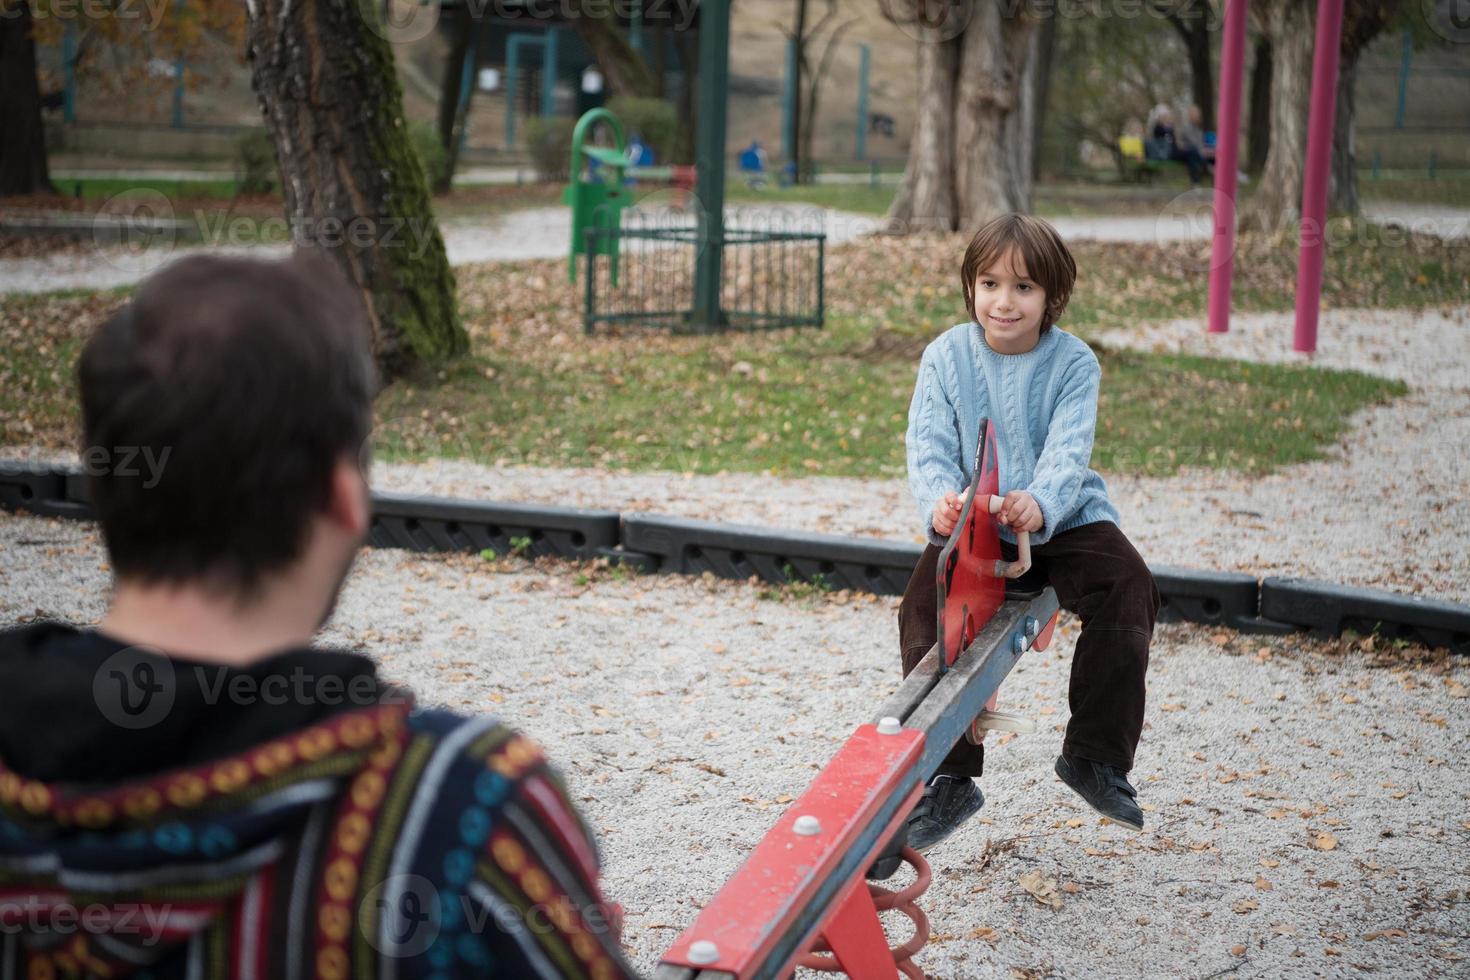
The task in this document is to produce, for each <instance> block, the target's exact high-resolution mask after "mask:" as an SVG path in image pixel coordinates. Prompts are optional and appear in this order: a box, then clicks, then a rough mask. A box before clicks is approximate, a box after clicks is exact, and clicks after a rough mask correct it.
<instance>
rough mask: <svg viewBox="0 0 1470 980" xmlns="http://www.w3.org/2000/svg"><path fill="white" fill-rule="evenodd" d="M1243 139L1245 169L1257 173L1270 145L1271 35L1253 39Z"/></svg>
mask: <svg viewBox="0 0 1470 980" xmlns="http://www.w3.org/2000/svg"><path fill="white" fill-rule="evenodd" d="M1249 127H1250V128H1249V130H1248V131H1247V132H1246V143H1247V145H1248V147H1249V150H1250V157H1249V158H1248V159H1247V161H1246V171H1247V172H1248V173H1250V174H1252V175H1259V174H1260V172H1261V171H1262V170H1264V169H1265V167H1266V153H1267V151H1269V150H1270V149H1271V39H1270V38H1269V37H1261V38H1258V39H1257V40H1256V55H1255V64H1253V65H1252V66H1251V105H1250V123H1249Z"/></svg>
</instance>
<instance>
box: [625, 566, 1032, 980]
mask: <svg viewBox="0 0 1470 980" xmlns="http://www.w3.org/2000/svg"><path fill="white" fill-rule="evenodd" d="M1057 611H1058V603H1057V597H1056V593H1055V592H1053V591H1052V590H1051V589H1049V588H1048V589H1045V590H1043V591H1042V592H1040V593H1039V594H1036V595H1034V596H1028V597H1023V598H1015V599H1010V600H1008V601H1006V602H1005V603H1004V604H1003V605H1002V606H1001V608H1000V609H999V610H998V611H997V612H996V614H995V615H994V616H993V617H992V618H991V619H990V621H989V622H988V623H986V625H985V626H984V627H983V628H982V629H981V631H980V633H979V635H978V636H976V638H975V640H974V641H973V642H972V643H971V644H970V646H969V647H968V648H967V649H966V650H965V651H964V652H963V653H962V654H961V655H960V656H959V657H958V658H957V659H956V661H955V663H954V664H953V666H952V667H950V669H948V670H943V669H942V667H941V663H940V654H939V648H938V646H937V645H936V647H935V648H934V649H931V650H930V651H929V653H928V654H927V655H926V656H925V657H924V659H923V660H922V661H921V662H920V663H919V665H918V666H917V667H916V668H915V669H914V670H913V671H911V672H910V673H909V675H908V677H906V678H905V679H904V681H903V683H902V685H901V686H900V687H899V689H898V691H897V692H895V693H894V695H893V696H892V697H891V698H889V700H888V701H887V702H886V703H885V704H884V705H883V707H882V709H881V710H880V712H879V715H878V719H877V723H870V724H866V725H862V726H859V728H858V729H857V731H856V732H854V733H853V735H852V737H851V738H849V739H848V741H847V743H846V744H845V745H843V747H842V748H841V749H840V750H839V751H838V753H837V755H836V756H835V757H834V758H833V760H832V761H831V762H830V763H829V764H828V765H827V767H826V768H824V769H823V770H822V772H821V773H820V774H818V776H817V778H816V779H815V780H814V781H813V782H812V784H811V786H810V787H809V788H808V789H807V791H806V792H805V793H803V794H802V796H801V797H800V798H799V799H797V800H796V801H795V802H794V803H792V804H791V806H790V807H789V808H788V809H787V810H786V812H785V814H783V815H782V817H781V818H780V819H779V820H778V821H777V823H776V825H775V827H773V828H772V829H771V831H770V832H769V833H767V834H766V835H765V837H764V838H762V840H761V842H760V844H759V845H757V847H756V849H755V850H754V851H753V852H752V853H751V855H750V857H749V858H747V859H746V861H745V863H744V864H742V865H741V867H740V869H739V870H738V871H736V873H735V875H734V876H733V877H731V878H730V880H729V881H728V882H726V884H725V885H724V887H723V888H721V889H720V891H719V893H718V894H716V895H715V897H714V898H713V899H711V901H710V902H709V904H708V905H706V906H705V908H704V910H703V911H702V912H701V913H700V915H699V917H698V918H697V919H696V921H695V923H694V925H692V926H691V927H690V928H688V929H687V930H685V931H684V932H683V933H682V934H681V935H680V937H679V939H678V940H677V941H676V942H675V943H674V945H673V946H671V947H670V948H669V950H668V952H667V953H665V954H664V959H663V962H662V963H661V964H660V965H659V967H658V969H657V971H656V972H655V973H654V977H655V980H755V978H771V980H775V978H780V977H785V976H789V975H790V973H791V972H792V970H793V969H794V967H795V963H796V960H797V959H798V958H799V957H801V956H802V955H803V954H804V953H805V952H806V951H807V950H808V949H810V948H811V946H812V943H813V941H814V940H815V938H816V937H817V935H818V934H819V933H822V932H823V927H824V925H825V926H826V927H827V929H826V933H828V934H829V935H828V938H829V940H830V939H831V938H832V936H831V935H830V933H831V932H832V931H833V929H832V921H831V918H830V917H831V916H833V915H834V912H835V911H837V909H838V907H839V906H841V905H842V904H843V901H842V900H843V899H845V897H846V896H848V895H849V894H850V890H851V889H852V888H854V887H863V882H864V877H865V872H866V871H867V869H868V868H869V867H871V866H872V864H873V862H874V861H875V860H876V859H877V858H878V857H879V856H880V855H881V854H883V853H884V851H885V849H886V848H887V846H888V845H889V843H890V842H891V841H893V839H894V837H895V836H896V835H897V834H898V833H899V831H900V830H901V829H902V828H903V823H904V821H905V820H906V819H907V817H908V814H909V812H910V810H911V809H912V808H913V806H914V804H915V802H916V801H917V800H918V798H919V796H920V794H921V793H922V792H923V786H924V783H925V782H926V781H927V780H928V778H929V777H930V776H931V775H933V773H934V772H935V771H936V770H937V769H938V768H939V765H940V763H941V762H943V761H944V757H945V756H946V755H947V754H948V753H949V750H950V747H951V746H953V745H954V744H955V743H956V742H957V741H959V739H961V738H962V737H963V736H964V733H965V731H966V729H967V728H968V727H969V725H970V722H971V721H973V720H974V718H975V717H976V716H977V715H978V714H979V713H980V712H981V711H982V710H983V709H984V707H985V705H986V703H987V702H988V701H989V700H990V699H991V697H992V696H993V695H994V694H995V692H996V690H997V689H998V688H999V687H1000V683H1001V681H1002V680H1004V678H1005V676H1006V675H1007V674H1008V673H1010V671H1011V668H1012V667H1014V666H1015V665H1016V662H1017V660H1019V659H1020V657H1021V655H1022V654H1023V653H1024V652H1025V651H1027V650H1029V649H1031V647H1032V644H1033V643H1034V642H1036V641H1037V638H1038V636H1043V637H1044V631H1045V627H1046V626H1047V624H1048V623H1049V622H1050V621H1051V620H1052V618H1053V617H1054V616H1055V615H1056V614H1057ZM1040 642H1041V643H1042V644H1044V643H1045V639H1044V638H1043V639H1042V640H1041V641H1040ZM885 718H897V719H898V720H899V721H900V722H901V726H900V727H898V728H893V727H891V726H890V725H884V724H882V720H883V719H885ZM803 831H806V832H803ZM875 925H876V920H875ZM879 934H880V935H881V930H880V931H879ZM834 948H835V944H834ZM840 958H841V956H840V950H839V959H840ZM864 959H867V958H866V957H865V958H864ZM843 966H844V969H846V970H847V971H848V973H849V975H851V976H861V977H864V978H866V977H893V976H895V975H896V972H897V970H896V967H895V966H894V964H893V962H892V961H891V960H888V961H885V962H879V963H867V962H864V963H863V964H862V967H861V969H859V970H854V968H853V967H852V966H851V965H849V964H848V963H847V962H844V963H843Z"/></svg>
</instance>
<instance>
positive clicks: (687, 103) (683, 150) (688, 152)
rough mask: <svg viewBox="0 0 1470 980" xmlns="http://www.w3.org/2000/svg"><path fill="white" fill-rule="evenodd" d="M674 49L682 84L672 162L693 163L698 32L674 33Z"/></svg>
mask: <svg viewBox="0 0 1470 980" xmlns="http://www.w3.org/2000/svg"><path fill="white" fill-rule="evenodd" d="M673 35H674V47H675V48H676V49H677V50H678V52H679V67H680V69H682V72H683V76H684V84H683V85H682V86H681V87H680V89H679V142H678V145H677V146H676V147H675V148H674V162H675V163H683V164H691V163H693V162H694V132H695V125H696V122H697V120H696V119H695V103H696V99H695V95H696V94H697V92H698V91H699V89H698V87H697V85H696V84H695V82H696V79H697V77H698V75H697V72H698V69H697V67H696V66H697V65H698V64H699V32H698V31H674V32H673Z"/></svg>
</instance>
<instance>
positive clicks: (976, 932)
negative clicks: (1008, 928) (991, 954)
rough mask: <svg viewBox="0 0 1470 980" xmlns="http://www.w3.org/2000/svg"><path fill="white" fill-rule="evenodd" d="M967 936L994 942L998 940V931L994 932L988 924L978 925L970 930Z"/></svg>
mask: <svg viewBox="0 0 1470 980" xmlns="http://www.w3.org/2000/svg"><path fill="white" fill-rule="evenodd" d="M969 938H971V939H982V940H984V941H985V942H987V943H991V944H994V943H997V942H999V941H1000V933H998V932H996V931H995V930H994V929H992V928H990V927H989V926H980V927H978V928H976V929H971V930H970V936H969Z"/></svg>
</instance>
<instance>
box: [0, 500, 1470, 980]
mask: <svg viewBox="0 0 1470 980" xmlns="http://www.w3.org/2000/svg"><path fill="white" fill-rule="evenodd" d="M107 585H108V582H107V572H106V566H105V559H104V556H103V554H102V552H101V550H100V547H99V545H98V542H97V536H96V533H95V530H94V529H92V528H91V527H90V526H89V525H78V524H71V523H65V522H58V521H48V520H42V519H36V518H18V517H12V516H3V515H0V622H5V623H9V622H14V621H16V620H18V619H22V618H26V617H30V616H53V617H59V618H64V619H68V620H72V621H76V622H83V623H86V622H94V621H95V620H96V619H97V618H98V617H99V616H100V615H101V613H102V610H103V605H104V602H105V596H106V590H107ZM894 611H895V603H894V601H893V600H891V599H877V598H874V597H869V596H856V595H854V596H848V595H843V594H837V595H835V596H832V597H828V598H827V599H826V600H824V601H820V602H816V601H812V600H809V599H796V598H791V597H789V596H788V597H786V598H784V599H780V600H773V599H769V598H763V597H762V590H760V589H758V588H757V587H755V586H752V585H750V584H747V583H737V582H720V581H714V580H698V579H682V578H638V579H619V578H615V577H613V574H612V573H611V572H609V571H606V570H596V569H592V568H591V567H590V566H577V565H568V564H560V563H542V564H539V565H537V566H535V567H528V566H525V565H523V564H519V563H509V564H505V565H501V566H492V565H486V564H484V563H480V562H478V561H475V560H473V559H469V558H464V557H458V556H456V557H447V558H444V557H439V558H425V557H419V556H414V555H408V554H405V553H403V552H390V551H375V552H369V553H367V554H365V555H364V557H363V559H362V560H361V562H360V563H359V565H358V566H357V569H356V570H355V572H354V573H353V575H352V576H351V578H350V579H349V582H348V586H347V589H346V591H345V593H344V595H343V598H342V601H341V603H340V604H339V606H338V609H337V613H336V617H335V619H334V621H333V623H332V624H331V625H329V626H328V628H327V629H326V630H325V631H324V634H323V636H322V640H323V642H325V643H329V644H337V645H345V646H351V647H356V648H359V649H363V650H365V651H366V652H368V653H370V654H371V655H372V656H374V657H375V658H376V659H377V660H378V661H379V663H380V664H381V665H382V669H383V670H384V672H385V673H386V674H387V675H388V676H389V677H392V678H396V679H400V680H408V681H411V683H412V684H413V686H414V687H416V688H417V690H418V692H419V694H420V700H421V701H423V702H426V703H442V704H446V705H448V706H450V707H453V708H456V709H460V710H465V711H489V712H494V713H497V714H500V715H501V716H502V717H504V718H506V719H507V720H509V721H510V722H512V723H514V724H516V725H518V726H520V727H522V728H524V729H525V730H526V731H528V732H530V733H532V734H533V735H534V736H535V737H536V738H537V739H539V740H540V741H541V742H543V743H544V744H545V745H546V747H547V749H548V751H549V752H550V753H551V755H552V757H553V758H554V759H556V760H557V761H558V762H559V764H560V766H561V768H562V769H563V771H564V773H565V775H566V776H567V778H568V781H569V784H570V786H571V788H572V791H573V795H574V797H575V798H576V799H577V800H579V801H580V805H581V806H582V807H583V808H584V811H585V812H586V813H587V815H588V816H589V818H590V820H591V822H592V823H593V825H594V826H595V827H596V828H597V831H598V834H599V836H600V839H601V842H602V846H603V852H604V858H605V883H606V886H607V889H608V891H609V893H610V894H611V895H612V896H613V897H614V898H616V899H617V900H619V901H621V902H623V903H624V904H625V906H626V908H627V910H628V916H627V930H626V941H627V943H628V945H629V948H630V950H631V952H632V955H633V956H634V957H635V959H636V962H637V963H638V964H639V965H640V966H641V967H642V968H644V969H651V968H652V967H653V966H654V964H655V963H656V962H657V960H658V956H659V954H660V953H661V952H662V951H663V950H664V949H665V948H667V946H668V944H669V943H670V942H672V941H673V939H674V937H675V936H676V935H677V931H678V930H679V929H680V928H682V927H684V926H686V925H688V924H689V923H690V922H691V921H692V920H693V918H694V916H695V914H696V912H697V910H698V909H699V907H700V906H701V904H702V903H703V902H705V901H707V900H708V898H709V897H710V896H711V895H712V894H713V892H714V890H715V889H716V887H717V886H718V884H719V883H720V882H721V881H723V880H724V879H725V878H726V877H727V876H728V875H729V874H730V873H731V872H732V871H733V870H734V869H735V868H736V867H737V866H738V864H739V863H740V861H741V860H742V859H743V857H744V855H745V854H746V853H747V852H748V850H749V849H750V847H751V846H752V845H753V844H754V843H755V842H756V841H757V840H758V839H759V837H760V835H761V834H762V833H763V832H764V831H765V830H766V829H767V828H768V827H769V826H770V825H771V824H772V823H773V822H774V821H775V819H776V818H777V816H778V815H779V814H780V812H781V811H782V810H783V809H784V806H785V805H786V804H787V803H789V802H790V800H789V797H791V796H795V795H799V793H800V792H801V790H802V789H803V787H804V786H805V785H806V784H807V783H808V782H809V780H810V779H811V778H812V776H813V775H814V773H815V771H816V769H817V768H818V767H819V766H820V765H821V764H822V763H823V762H824V761H825V760H826V759H827V758H829V757H830V755H831V754H832V753H833V752H834V751H835V749H836V747H837V745H838V744H839V742H840V741H841V739H843V738H844V737H845V736H846V735H847V734H848V733H849V732H850V731H851V730H852V728H853V727H854V726H856V725H857V724H860V723H862V722H864V721H867V720H869V716H870V713H871V712H872V711H873V710H874V708H875V707H876V706H877V705H878V704H879V703H880V701H881V700H882V698H883V697H884V696H886V695H887V694H888V693H889V692H890V691H891V690H892V688H893V687H894V686H895V684H896V681H897V677H896V663H895V661H896V657H895V656H894V649H895V647H896V635H895V634H896V626H895V617H894ZM1075 631H1076V624H1075V622H1073V621H1071V620H1067V619H1064V621H1063V624H1062V628H1061V629H1060V630H1059V635H1058V637H1057V639H1056V640H1055V642H1054V644H1053V646H1052V648H1051V649H1050V650H1049V651H1047V652H1046V653H1044V654H1033V655H1032V656H1030V657H1028V658H1027V659H1026V660H1025V661H1023V663H1022V664H1021V665H1020V666H1019V667H1018V668H1017V671H1016V673H1015V674H1013V676H1012V678H1011V680H1010V681H1009V682H1008V684H1007V686H1006V688H1005V692H1004V694H1005V697H1004V700H1005V701H1006V703H1007V705H1008V706H1010V707H1013V708H1016V709H1019V710H1023V711H1027V712H1028V713H1031V714H1033V715H1034V716H1036V717H1037V718H1038V719H1039V720H1040V721H1041V722H1042V723H1043V730H1042V733H1040V734H1038V735H1033V736H1021V737H1013V738H1011V739H1010V740H1008V741H1007V743H1006V744H1005V745H1004V747H997V748H996V750H995V751H994V752H993V754H992V756H991V761H992V765H991V769H990V771H989V773H988V774H987V776H986V778H985V780H984V781H983V786H984V788H985V791H986V794H987V797H988V803H987V806H986V809H985V810H984V811H983V812H982V814H981V817H980V818H979V819H977V820H976V821H974V822H972V823H971V824H970V825H968V826H967V827H966V828H964V829H963V830H962V831H961V832H960V833H959V834H957V835H956V836H955V837H954V838H952V839H951V841H949V842H947V843H946V844H945V845H943V846H942V847H941V848H938V849H936V850H935V851H934V852H932V853H931V855H930V856H931V858H932V859H933V862H934V866H935V883H934V885H933V887H932V888H931V889H930V891H929V893H928V894H927V895H926V896H925V898H924V899H923V901H922V907H923V908H924V909H925V910H926V912H927V913H928V915H929V917H930V919H931V922H932V923H933V929H934V933H935V935H934V939H933V940H932V941H931V943H930V945H929V946H928V947H927V948H926V949H925V950H924V951H923V952H922V954H921V957H920V963H921V964H922V965H923V966H924V967H925V968H926V970H927V971H928V972H929V973H930V975H932V976H936V977H977V976H988V975H994V974H995V973H998V972H1004V971H1006V970H1007V968H1009V969H1010V970H1012V971H1014V972H1013V974H1012V975H1016V976H1026V977H1040V976H1052V975H1060V976H1077V975H1088V976H1115V975H1116V976H1140V975H1142V976H1151V975H1180V976H1193V977H1207V976H1218V975H1222V974H1225V973H1231V972H1236V973H1238V975H1248V976H1272V977H1276V976H1311V975H1317V976H1320V975H1324V974H1325V975H1357V974H1358V973H1359V972H1379V973H1384V974H1387V975H1392V976H1404V977H1425V976H1452V975H1461V976H1463V975H1465V973H1466V966H1465V960H1466V958H1467V957H1470V935H1467V933H1470V926H1467V923H1470V873H1467V870H1466V862H1465V860H1464V857H1465V854H1466V853H1467V846H1470V820H1467V813H1470V806H1467V804H1470V780H1467V776H1466V769H1465V765H1464V758H1465V754H1466V751H1467V750H1470V734H1467V732H1470V726H1467V724H1466V722H1467V720H1470V713H1467V710H1466V708H1467V703H1470V702H1467V701H1466V697H1467V694H1470V664H1467V663H1466V662H1465V661H1464V660H1463V659H1451V658H1448V657H1446V656H1432V655H1424V654H1422V653H1416V652H1415V651H1384V650H1379V651H1365V650H1364V649H1362V648H1361V647H1358V648H1353V649H1344V648H1342V647H1341V646H1322V645H1316V644H1311V643H1308V642H1306V641H1303V640H1301V639H1300V638H1294V637H1293V638H1279V639H1271V640H1264V641H1263V640H1262V639H1260V638H1259V637H1244V636H1235V635H1234V634H1230V633H1226V632H1221V633H1218V634H1210V633H1208V632H1203V631H1200V630H1198V629H1195V628H1190V627H1168V628H1164V629H1161V631H1160V634H1159V636H1158V638H1157V641H1156V643H1155V647H1154V654H1153V663H1152V670H1151V672H1150V678H1149V680H1150V689H1151V697H1150V703H1149V708H1148V715H1147V723H1146V727H1145V732H1144V738H1143V744H1142V746H1141V747H1140V750H1139V757H1138V768H1137V769H1136V770H1135V773H1134V776H1135V780H1136V781H1137V782H1138V783H1139V784H1140V785H1141V787H1142V790H1141V794H1140V800H1141V802H1142V803H1143V804H1144V805H1145V810H1146V811H1147V812H1146V819H1147V821H1148V824H1149V830H1148V831H1146V832H1145V833H1143V834H1141V835H1134V834H1129V833H1126V832H1123V831H1121V830H1120V829H1119V828H1117V827H1114V826H1109V825H1104V824H1103V823H1102V822H1101V821H1100V820H1099V819H1098V818H1097V817H1096V815H1095V814H1093V813H1092V812H1091V811H1090V810H1088V809H1087V808H1086V807H1085V806H1084V805H1082V804H1081V803H1080V801H1078V800H1077V799H1075V798H1074V797H1072V796H1071V795H1070V793H1069V791H1067V790H1066V789H1065V788H1064V787H1063V786H1062V785H1061V784H1060V783H1059V782H1058V781H1057V780H1056V779H1055V778H1054V777H1053V776H1052V774H1051V762H1052V760H1053V757H1054V755H1055V753H1056V751H1057V747H1058V745H1059V744H1060V740H1061V734H1060V733H1061V729H1062V726H1063V725H1064V723H1065V720H1066V714H1067V707H1066V701H1065V696H1064V692H1065V689H1066V684H1065V677H1066V672H1067V670H1068V669H1069V661H1070V658H1071V654H1072V650H1073V644H1074V640H1075V635H1076V633H1075ZM1032 872H1036V873H1039V875H1040V878H1041V880H1042V881H1043V882H1044V883H1050V885H1051V887H1052V888H1053V889H1054V890H1055V893H1056V896H1057V898H1058V899H1059V903H1060V907H1058V908H1050V907H1046V906H1044V905H1042V904H1041V903H1040V902H1039V901H1038V900H1036V899H1035V898H1033V897H1032V895H1031V894H1029V893H1028V892H1027V890H1026V889H1025V888H1024V887H1023V885H1022V884H1021V879H1022V878H1023V876H1026V875H1028V874H1030V873H1032ZM900 931H903V934H904V935H907V932H906V931H904V930H902V929H901V930H900Z"/></svg>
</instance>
